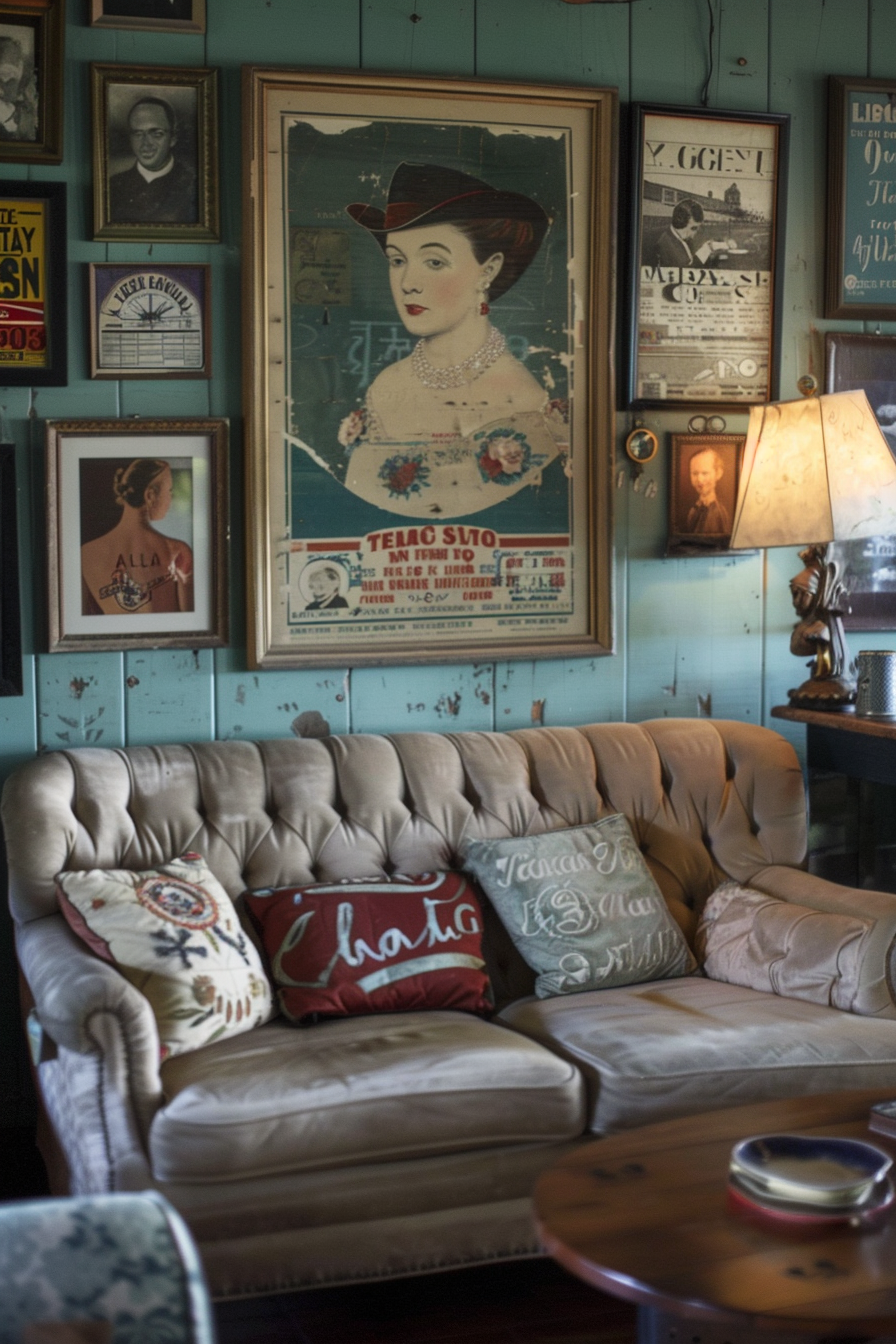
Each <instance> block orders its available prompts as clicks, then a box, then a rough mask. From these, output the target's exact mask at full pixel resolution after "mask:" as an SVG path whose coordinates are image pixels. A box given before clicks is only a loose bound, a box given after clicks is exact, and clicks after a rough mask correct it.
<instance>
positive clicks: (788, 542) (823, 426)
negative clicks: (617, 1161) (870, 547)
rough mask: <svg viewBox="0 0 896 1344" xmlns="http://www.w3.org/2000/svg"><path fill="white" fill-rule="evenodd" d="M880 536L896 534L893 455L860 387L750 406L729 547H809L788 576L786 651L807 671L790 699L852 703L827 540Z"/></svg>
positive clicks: (807, 704) (841, 600)
mask: <svg viewBox="0 0 896 1344" xmlns="http://www.w3.org/2000/svg"><path fill="white" fill-rule="evenodd" d="M881 533H896V460H894V458H893V454H892V452H891V451H890V448H889V445H888V443H887V441H886V439H885V438H884V436H883V434H882V433H881V430H880V426H879V425H878V423H877V421H876V419H875V418H874V413H873V411H872V410H871V407H870V406H869V404H868V398H867V397H866V396H865V393H864V392H862V391H860V390H858V391H854V392H835V393H832V394H830V395H827V396H821V397H806V398H805V399H803V400H800V401H780V402H773V403H772V404H770V405H767V406H754V407H753V408H752V410H751V411H750V423H749V426H748V429H747V441H746V444H745V445H744V458H743V465H742V467H741V474H740V485H739V488H738V493H737V504H736V505H735V512H734V526H733V528H732V533H731V543H730V544H731V549H732V550H752V549H755V548H756V547H768V546H798V545H802V544H803V543H809V544H807V545H806V546H805V549H804V550H802V551H800V559H801V560H802V562H803V564H804V566H805V568H804V569H802V570H801V571H800V573H799V574H797V575H796V576H795V577H794V578H793V579H791V581H790V592H791V597H792V599H793V605H794V608H795V610H796V613H797V615H798V616H799V620H798V621H797V623H796V625H795V626H794V628H793V634H792V635H791V638H790V651H791V653H794V654H796V655H797V656H798V657H799V656H803V657H804V656H806V655H809V656H810V657H811V659H812V661H811V662H810V663H809V667H810V668H811V675H810V676H809V678H808V679H807V680H806V681H804V682H803V684H802V685H801V686H798V687H797V688H796V689H795V690H792V691H788V695H789V697H790V702H791V704H792V705H798V706H800V707H801V708H804V709H833V710H839V709H843V708H844V706H846V705H849V704H852V703H853V701H854V700H855V698H856V683H855V676H854V674H853V668H852V663H851V660H850V658H849V655H848V653H847V648H846V637H845V635H844V633H843V620H842V613H843V610H844V605H845V597H846V589H845V587H844V584H843V580H842V576H841V573H840V567H839V565H838V564H837V562H836V561H835V560H834V559H833V558H832V557H830V556H829V555H827V553H826V543H827V542H829V541H855V540H858V539H859V538H861V537H872V536H877V535H879V534H881Z"/></svg>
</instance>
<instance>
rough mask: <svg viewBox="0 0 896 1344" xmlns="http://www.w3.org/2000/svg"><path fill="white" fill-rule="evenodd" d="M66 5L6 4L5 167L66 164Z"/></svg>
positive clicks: (22, 0)
mask: <svg viewBox="0 0 896 1344" xmlns="http://www.w3.org/2000/svg"><path fill="white" fill-rule="evenodd" d="M64 24H65V0H18V3H13V4H0V162H3V163H59V162H61V160H62V86H63V40H64Z"/></svg>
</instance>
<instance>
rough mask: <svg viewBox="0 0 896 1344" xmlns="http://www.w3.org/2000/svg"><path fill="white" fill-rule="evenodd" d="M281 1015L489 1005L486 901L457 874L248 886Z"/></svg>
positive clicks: (298, 1018) (302, 1017) (303, 1017)
mask: <svg viewBox="0 0 896 1344" xmlns="http://www.w3.org/2000/svg"><path fill="white" fill-rule="evenodd" d="M245 899H246V904H247V906H248V908H249V910H250V911H251V913H252V914H253V915H254V916H255V918H256V919H257V920H258V922H259V924H260V926H261V935H262V941H263V942H264V946H265V951H266V952H267V954H268V956H269V957H270V961H271V973H272V976H273V979H274V983H275V985H276V986H277V996H278V998H279V1000H280V1006H281V1008H282V1009H283V1012H284V1014H285V1015H286V1016H287V1017H289V1018H292V1019H293V1021H295V1022H302V1021H308V1020H314V1019H315V1018H318V1017H346V1016H355V1015H360V1014H363V1013H390V1012H404V1011H408V1010H410V1009H416V1008H459V1009H463V1010H465V1011H467V1012H473V1013H482V1012H488V1011H490V1010H491V1007H492V998H491V988H490V985H489V980H488V975H487V973H486V970H485V962H484V960H483V957H482V910H481V907H480V904H479V898H478V896H477V893H476V891H475V888H474V886H473V884H472V883H471V882H470V881H469V879H468V878H466V877H464V875H463V874H462V873H423V874H421V875H420V876H416V877H405V876H402V875H399V874H396V875H395V876H393V877H391V878H387V879H383V880H382V881H378V880H377V879H376V878H368V879H357V880H353V881H347V882H330V883H324V882H317V883H314V884H312V885H310V886H296V887H277V888H268V889H265V890H261V891H250V892H246V897H245Z"/></svg>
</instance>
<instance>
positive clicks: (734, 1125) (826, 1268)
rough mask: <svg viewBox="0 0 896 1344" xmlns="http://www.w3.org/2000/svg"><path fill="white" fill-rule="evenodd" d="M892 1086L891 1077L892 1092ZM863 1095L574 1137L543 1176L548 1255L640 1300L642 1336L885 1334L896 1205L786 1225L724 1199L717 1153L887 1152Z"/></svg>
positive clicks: (723, 1340)
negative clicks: (803, 1139) (852, 1218)
mask: <svg viewBox="0 0 896 1344" xmlns="http://www.w3.org/2000/svg"><path fill="white" fill-rule="evenodd" d="M893 1091H894V1093H896V1083H894V1088H893ZM885 1100H888V1098H887V1097H886V1096H884V1095H882V1094H881V1092H880V1091H875V1092H841V1093H834V1094H830V1095H826V1096H818V1097H804V1098H795V1099H794V1100H791V1101H776V1102H767V1103H763V1104H761V1105H757V1106H742V1107H736V1108H733V1109H730V1110H724V1111H713V1112H708V1113H706V1114H704V1115H693V1116H689V1117H687V1118H684V1119H681V1120H671V1121H667V1122H665V1123H663V1124H657V1125H647V1126H645V1127H643V1128H642V1129H633V1130H629V1131H627V1132H625V1133H622V1134H615V1135H611V1136H610V1137H609V1138H605V1139H598V1140H596V1141H595V1142H594V1143H589V1144H585V1145H583V1146H582V1147H581V1148H579V1149H577V1150H576V1151H575V1152H573V1153H570V1154H568V1155H567V1156H566V1157H564V1158H562V1159H561V1160H560V1161H559V1162H557V1163H556V1164H555V1165H554V1166H553V1167H551V1168H550V1169H549V1170H547V1171H546V1172H544V1174H543V1175H542V1176H541V1178H540V1180H539V1182H538V1185H537V1187H536V1191H535V1210H536V1218H537V1222H538V1227H539V1231H540V1234H541V1238H542V1242H543V1244H544V1247H545V1249H546V1250H547V1252H548V1253H549V1254H550V1255H552V1256H553V1257H554V1259H556V1260H558V1261H559V1262H560V1264H562V1265H564V1266H565V1267H566V1268H567V1269H568V1270H571V1271H572V1273H573V1274H576V1275H577V1276H578V1277H579V1278H581V1279H584V1280H586V1282H588V1283H591V1284H593V1285H594V1286H595V1287H596V1288H600V1289H602V1290H603V1291H604V1292H608V1293H611V1294H613V1295H614V1296H616V1297H620V1298H624V1299H625V1300H627V1301H629V1302H635V1303H637V1304H638V1307H639V1317H638V1321H639V1340H641V1341H643V1342H644V1344H661V1341H664V1340H665V1341H669V1340H670V1339H671V1340H674V1341H675V1344H693V1342H695V1341H699V1342H700V1344H714V1341H716V1342H718V1344H736V1341H738V1340H744V1339H747V1338H752V1337H753V1336H754V1334H755V1332H756V1331H757V1330H762V1331H763V1332H764V1334H765V1338H766V1340H767V1341H768V1340H769V1339H770V1336H769V1334H768V1332H776V1333H777V1334H779V1335H786V1336H787V1337H791V1336H794V1335H798V1336H799V1337H800V1338H801V1339H802V1341H803V1344H805V1340H806V1333H807V1332H808V1333H811V1334H815V1335H823V1336H824V1337H825V1338H826V1339H828V1340H831V1339H845V1338H849V1339H851V1340H856V1339H858V1338H862V1337H865V1338H868V1337H873V1336H879V1335H896V1205H891V1207H890V1209H889V1210H888V1211H886V1212H885V1213H883V1214H878V1215H876V1216H875V1217H874V1218H869V1219H867V1220H865V1221H863V1222H862V1223H860V1225H859V1226H850V1225H849V1224H848V1223H839V1222H838V1223H836V1224H824V1225H821V1226H818V1225H815V1224H812V1225H806V1224H802V1223H801V1224H796V1225H794V1224H791V1223H789V1222H788V1223H785V1222H783V1221H781V1220H775V1219H771V1218H769V1217H767V1216H758V1217H756V1216H752V1215H750V1214H749V1213H744V1212H739V1211H737V1210H736V1209H734V1208H732V1207H729V1203H728V1191H727V1175H728V1159H729V1156H730V1153H731V1148H732V1146H733V1144H734V1143H735V1142H736V1141H737V1140H738V1139H742V1138H747V1137H749V1136H750V1135H752V1134H763V1133H781V1132H788V1133H801V1134H828V1135H830V1134H836V1135H843V1136H850V1137H853V1138H863V1139H867V1140H869V1141H871V1142H873V1143H875V1144H878V1145H879V1146H880V1147H881V1148H883V1149H884V1150H885V1151H887V1152H891V1153H892V1154H893V1155H894V1156H896V1141H890V1140H888V1139H885V1138H883V1137H882V1136H881V1135H878V1134H873V1133H871V1132H870V1131H869V1129H868V1110H869V1107H870V1106H871V1103H872V1102H875V1101H885Z"/></svg>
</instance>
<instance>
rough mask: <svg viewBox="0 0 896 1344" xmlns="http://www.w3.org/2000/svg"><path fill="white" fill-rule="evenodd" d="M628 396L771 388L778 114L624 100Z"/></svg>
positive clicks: (699, 397)
mask: <svg viewBox="0 0 896 1344" xmlns="http://www.w3.org/2000/svg"><path fill="white" fill-rule="evenodd" d="M633 115H634V125H633V156H634V169H633V172H634V190H633V192H632V221H631V237H632V240H633V243H632V257H631V319H630V322H631V328H630V331H631V335H630V351H629V387H628V401H629V405H630V406H635V407H637V406H654V407H662V406H675V405H677V406H703V405H706V404H708V403H711V404H713V405H715V406H717V407H719V408H720V409H730V410H735V409H737V408H745V407H747V406H751V405H755V404H757V403H762V402H766V401H771V400H773V399H774V397H775V395H776V389H777V366H778V332H779V330H780V310H781V294H782V289H783V256H784V203H785V199H786V196H785V185H786V175H785V169H786V157H787V156H786V149H787V134H788V128H789V120H790V119H789V117H788V116H786V115H784V114H777V113H774V114H772V113H759V112H756V113H753V112H720V111H717V110H713V111H708V110H707V109H705V108H689V107H662V106H651V105H647V104H641V105H638V106H636V107H634V108H633Z"/></svg>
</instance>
